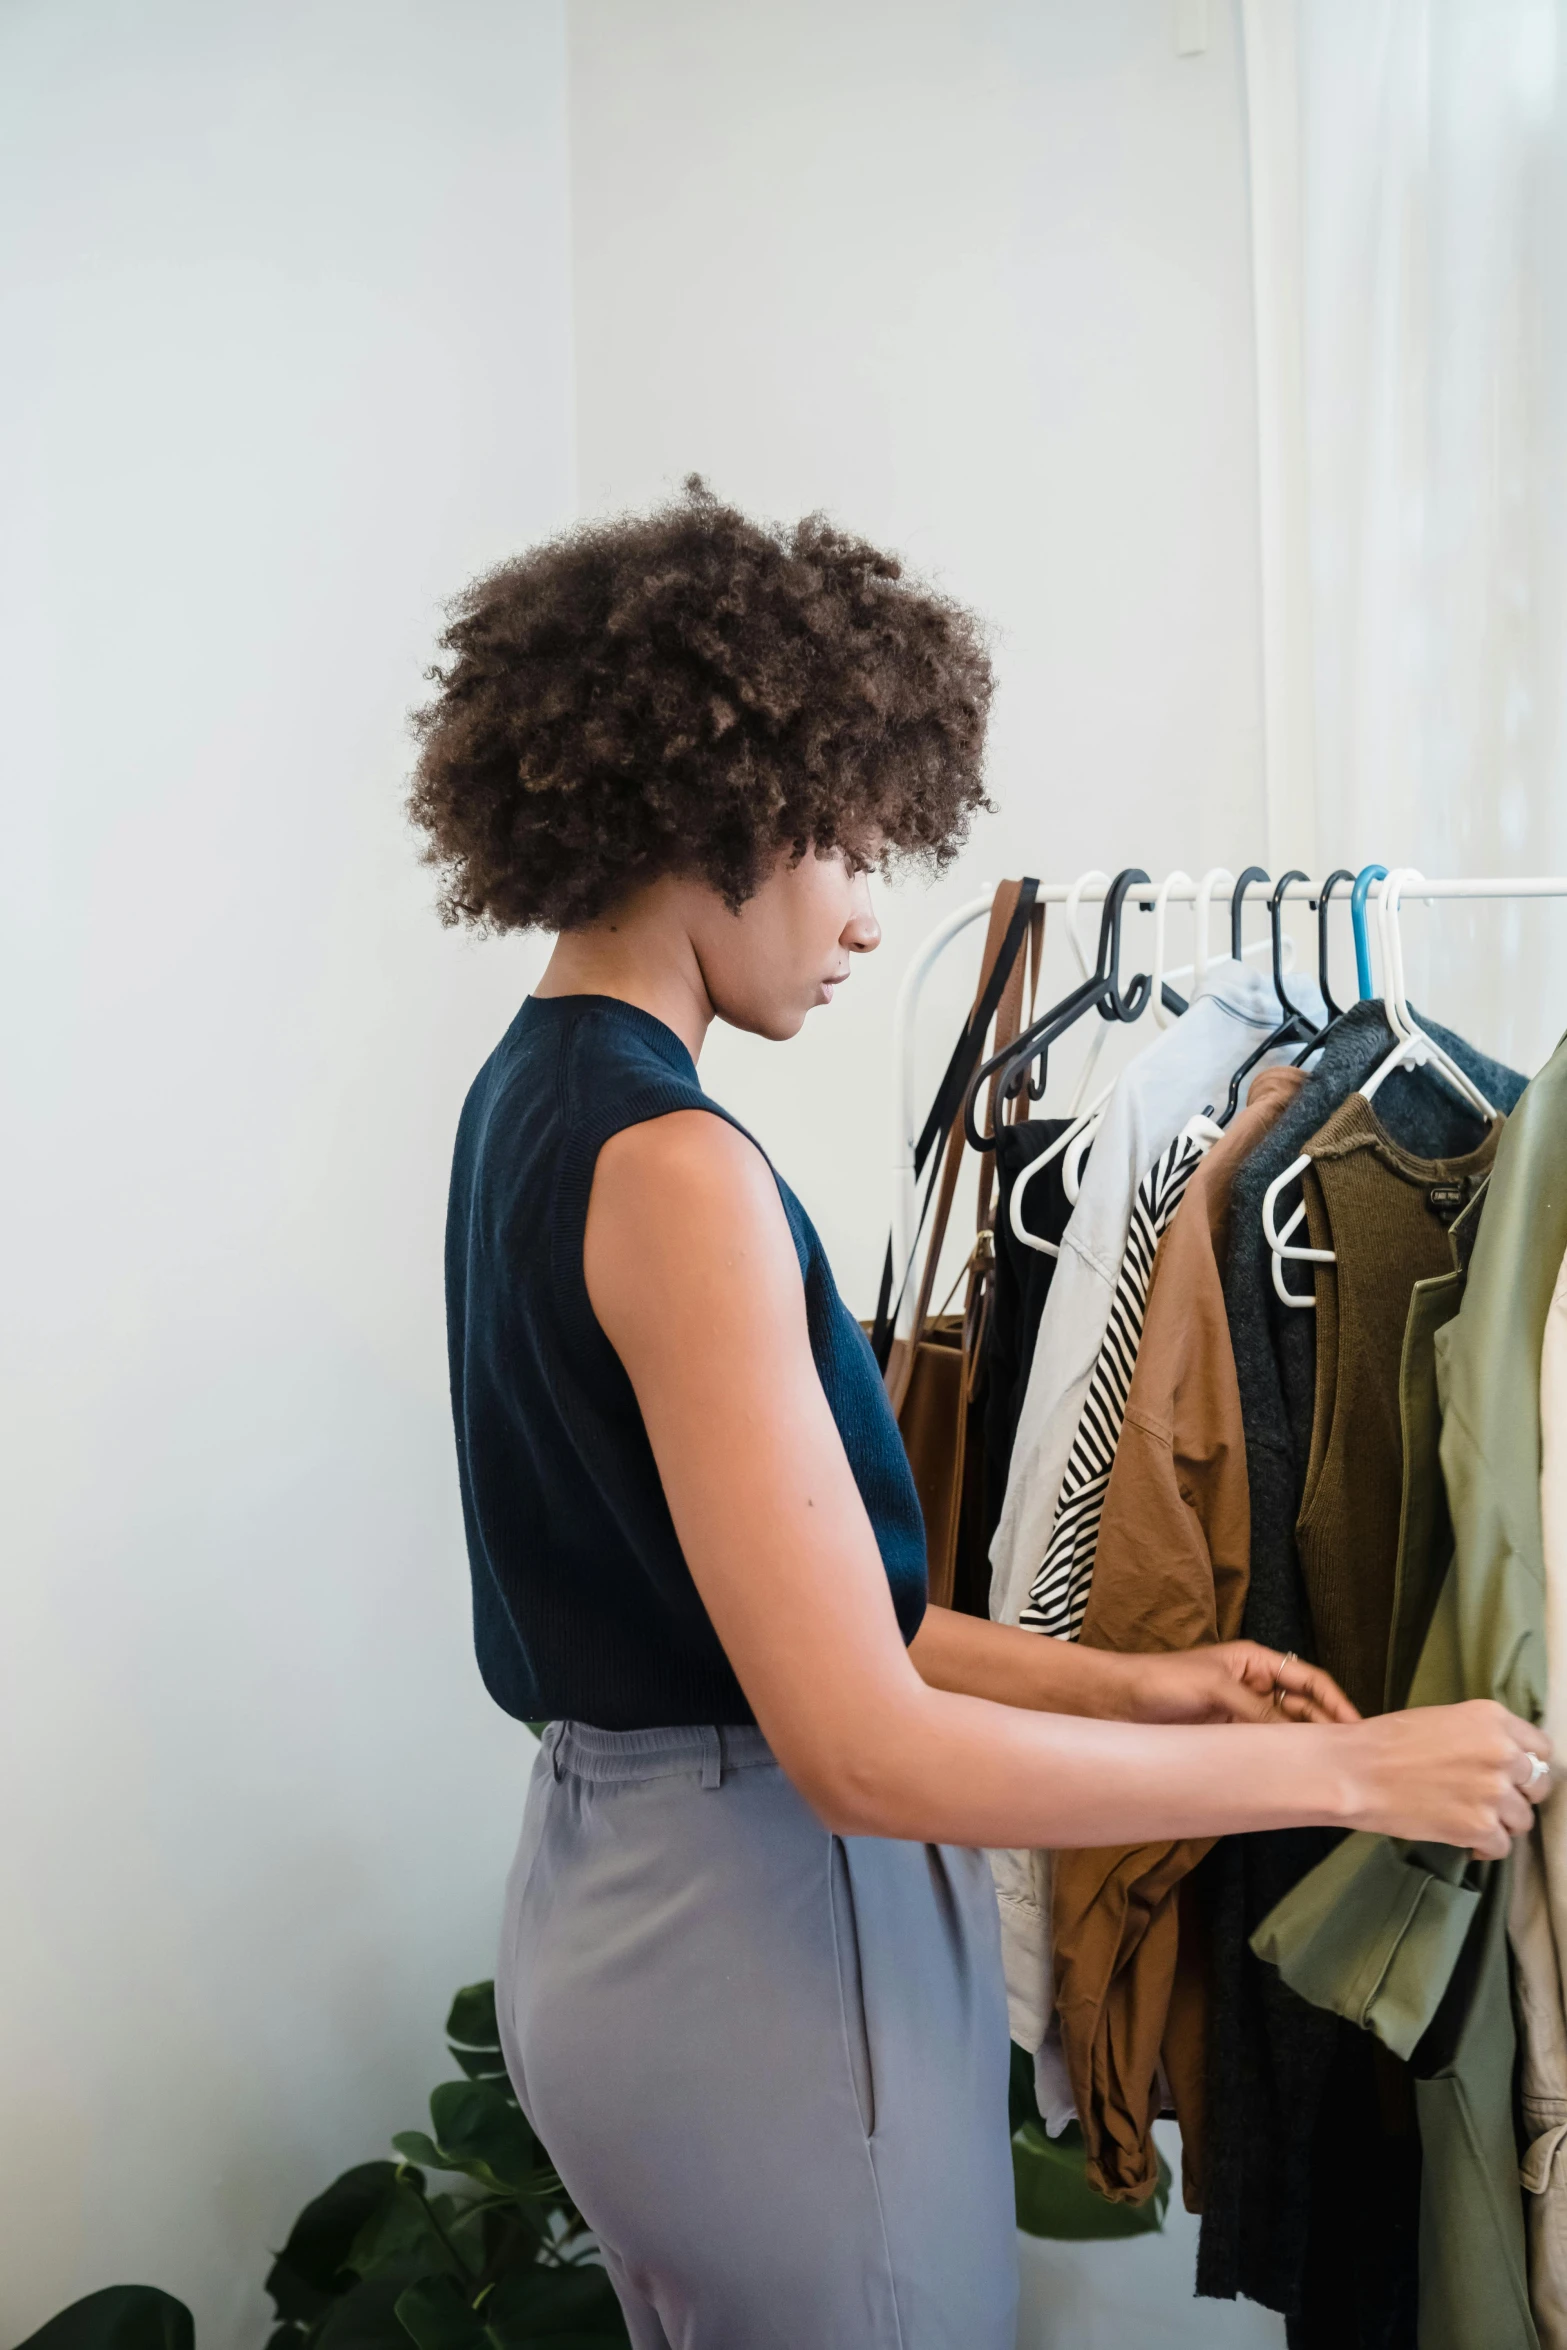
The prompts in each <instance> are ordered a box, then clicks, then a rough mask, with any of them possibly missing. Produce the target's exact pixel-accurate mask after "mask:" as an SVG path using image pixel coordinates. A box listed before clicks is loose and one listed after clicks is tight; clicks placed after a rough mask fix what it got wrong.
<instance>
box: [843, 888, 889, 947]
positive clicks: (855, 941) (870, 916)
mask: <svg viewBox="0 0 1567 2350" xmlns="http://www.w3.org/2000/svg"><path fill="white" fill-rule="evenodd" d="M839 938H840V940H841V943H842V944H843V945H844V946H846V947H847V948H848V950H849V952H850V954H851V955H868V954H871V953H872V952H873V951H874V950H875V949H876V948H877V947H879V946H880V945H881V924H880V923H879V922H878V921H877V919H876V915H875V912H874V909H873V908H872V905H871V901H870V896H869V893H868V892H867V894H866V898H865V902H864V904H863V905H861V906H856V908H855V910H854V912H853V913H852V914H851V915H850V917H849V919H848V921H847V922H846V923H845V924H844V927H843V929H842V930H841V931H840V933H839Z"/></svg>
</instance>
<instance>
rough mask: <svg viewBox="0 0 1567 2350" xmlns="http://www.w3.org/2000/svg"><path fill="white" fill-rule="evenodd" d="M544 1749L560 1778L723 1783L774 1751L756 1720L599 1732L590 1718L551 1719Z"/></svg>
mask: <svg viewBox="0 0 1567 2350" xmlns="http://www.w3.org/2000/svg"><path fill="white" fill-rule="evenodd" d="M543 1747H544V1752H545V1753H546V1754H547V1755H548V1756H549V1758H550V1768H551V1770H552V1771H553V1772H554V1774H555V1776H556V1778H557V1779H560V1778H563V1777H564V1776H565V1775H566V1773H567V1772H568V1771H569V1772H570V1773H571V1775H572V1776H573V1778H577V1779H591V1780H603V1781H614V1780H619V1781H622V1782H629V1781H631V1780H635V1779H675V1778H685V1777H691V1778H694V1779H696V1780H698V1781H699V1782H700V1784H701V1785H702V1786H704V1787H721V1786H722V1785H723V1783H724V1780H725V1779H726V1778H727V1777H728V1775H729V1774H730V1772H732V1771H748V1770H756V1769H758V1768H759V1767H760V1766H761V1765H763V1764H766V1763H771V1762H772V1761H773V1759H774V1758H773V1751H772V1748H771V1747H770V1746H769V1745H768V1743H767V1741H766V1739H765V1738H764V1737H763V1736H762V1733H761V1731H760V1730H759V1729H757V1727H756V1725H755V1723H754V1722H718V1723H707V1722H702V1723H691V1724H687V1723H675V1724H672V1725H671V1726H670V1727H669V1728H667V1729H657V1730H598V1729H595V1728H594V1727H593V1725H592V1724H591V1723H589V1722H551V1723H550V1725H549V1727H548V1729H547V1730H546V1731H545V1733H544V1738H543Z"/></svg>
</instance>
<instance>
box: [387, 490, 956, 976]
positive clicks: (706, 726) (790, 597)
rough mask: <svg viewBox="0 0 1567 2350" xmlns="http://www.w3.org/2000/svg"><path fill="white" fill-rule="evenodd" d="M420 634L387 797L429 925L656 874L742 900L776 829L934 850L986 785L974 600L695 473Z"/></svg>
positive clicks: (581, 897) (495, 581) (548, 552)
mask: <svg viewBox="0 0 1567 2350" xmlns="http://www.w3.org/2000/svg"><path fill="white" fill-rule="evenodd" d="M440 645H441V649H442V651H443V652H444V653H445V654H447V655H448V656H449V658H448V660H447V662H446V665H445V666H444V667H441V666H437V667H435V668H433V669H431V670H429V671H428V672H427V675H428V677H429V679H430V680H431V682H432V683H433V684H434V685H435V686H436V688H437V691H436V693H435V695H434V698H433V699H432V700H431V701H430V702H429V703H428V704H426V706H425V707H424V708H423V709H421V710H419V711H417V712H416V713H415V716H414V719H413V725H414V731H415V733H416V735H417V736H418V739H419V742H420V745H421V749H420V756H419V761H418V766H417V769H416V771H415V775H414V781H413V787H412V791H411V793H410V796H409V802H408V809H409V814H410V816H411V817H412V819H413V821H414V823H415V825H417V826H418V827H419V828H420V829H421V830H422V831H423V832H424V833H425V834H426V835H427V836H428V837H427V842H426V847H425V851H424V854H425V861H426V862H427V863H428V864H431V865H434V866H436V867H437V868H438V870H439V871H440V874H441V896H440V901H439V902H440V911H441V915H442V918H443V920H445V921H447V922H469V923H474V924H476V925H479V926H481V927H484V928H487V929H493V930H526V929H535V928H541V929H546V930H569V929H572V928H574V927H575V926H577V925H580V924H582V923H585V922H591V921H593V920H594V919H596V918H597V917H598V916H599V915H601V914H602V913H604V912H605V910H606V909H607V908H609V907H611V906H613V905H614V904H615V903H616V901H617V900H618V899H620V898H621V897H623V896H624V895H625V894H626V892H627V891H628V890H630V889H632V888H634V887H636V886H637V885H638V884H640V883H643V882H646V881H651V880H653V879H655V878H656V877H657V876H659V875H661V874H665V873H677V872H678V873H689V874H694V875H697V876H699V877H700V878H701V879H703V880H705V881H707V882H709V883H710V884H711V885H712V887H713V888H714V889H716V890H718V891H720V892H721V893H722V895H723V898H724V901H725V903H726V904H727V905H729V906H730V907H731V908H732V909H735V910H738V908H739V907H740V906H741V905H742V904H743V903H744V902H745V900H746V899H747V898H748V897H749V896H750V895H751V894H752V892H753V891H754V890H755V889H756V888H757V887H758V886H759V884H760V883H761V881H762V879H763V878H764V876H765V874H766V872H767V871H768V869H769V867H770V866H771V864H772V861H773V859H774V858H775V857H776V856H777V854H778V852H779V851H780V850H781V849H788V850H791V851H792V852H793V854H794V855H795V856H796V857H801V856H803V855H804V854H805V852H806V850H807V849H808V848H816V849H820V850H829V849H843V850H845V851H847V852H848V853H849V854H851V855H853V856H856V857H864V856H865V855H866V854H867V852H868V851H872V850H873V852H874V853H875V854H876V856H877V858H878V860H879V861H880V862H881V863H883V864H887V863H890V862H891V861H892V860H894V859H913V860H915V861H917V862H919V863H922V864H924V865H926V866H928V867H930V868H932V869H939V868H940V867H942V866H943V865H945V864H946V863H947V862H948V860H949V859H950V858H951V857H952V856H953V855H954V854H955V852H956V850H957V848H958V846H959V844H960V842H961V841H962V840H963V837H964V835H965V833H966V832H967V830H968V824H969V819H970V817H971V816H972V815H973V813H974V811H975V810H976V809H980V808H988V807H989V806H990V802H989V800H988V799H987V798H986V796H985V791H984V786H983V783H982V781H981V773H980V770H981V759H982V754H983V749H984V741H985V721H986V718H987V715H988V713H989V707H990V696H991V671H990V663H989V660H988V658H987V656H986V652H985V647H984V643H983V640H982V637H981V634H980V629H979V625H978V623H977V622H976V621H975V619H974V618H973V616H972V615H971V614H970V613H968V612H966V611H964V610H963V609H962V607H961V606H960V605H957V604H955V603H952V602H951V601H949V600H948V598H946V597H945V596H942V595H938V594H936V593H934V592H933V591H932V590H931V589H929V588H928V587H924V586H920V585H917V584H915V583H913V582H911V581H909V580H907V579H905V577H904V574H903V568H902V566H901V564H899V562H898V561H897V559H896V558H895V557H894V556H891V555H884V554H881V553H879V552H878V551H877V549H876V548H874V547H870V546H867V545H866V544H865V542H864V541H863V540H861V539H856V538H850V537H849V536H848V535H847V534H846V533H845V532H843V531H840V530H837V529H835V528H834V527H833V526H832V524H830V523H829V522H827V521H826V520H825V519H824V518H823V517H822V516H821V515H819V514H812V515H808V516H807V517H806V518H805V520H804V521H802V522H798V523H796V524H795V525H794V527H793V528H792V529H780V528H769V527H767V526H764V525H763V524H760V523H756V522H752V521H750V520H748V519H747V517H746V516H745V515H743V514H739V513H737V512H736V511H735V509H734V508H733V507H731V506H725V505H721V504H720V503H719V502H718V500H717V499H716V498H714V497H713V496H712V495H711V493H710V492H709V491H708V490H707V488H706V487H705V485H704V484H703V482H702V481H701V480H700V478H699V477H697V476H696V475H693V476H692V477H691V479H690V480H689V481H688V482H687V483H686V485H685V494H684V496H683V497H680V498H678V499H676V500H674V501H673V502H672V503H671V504H669V505H666V506H663V507H661V508H659V509H658V510H657V511H655V512H654V513H651V514H648V515H637V516H626V517H621V518H619V519H617V520H615V521H611V522H601V523H594V524H591V525H588V526H585V527H583V528H580V529H577V530H573V531H569V532H567V533H566V534H565V535H564V536H562V537H560V538H556V539H552V540H549V541H548V542H547V543H546V544H545V545H543V546H541V547H536V548H534V549H533V550H532V551H531V552H530V553H528V554H526V555H521V556H518V557H517V558H516V560H515V561H514V562H510V563H503V564H502V565H501V566H500V568H499V569H498V570H495V571H491V572H488V573H486V574H485V576H484V577H483V578H482V579H477V580H475V581H474V583H473V584H472V586H471V587H469V588H467V589H466V590H465V591H464V592H463V594H462V595H460V596H459V597H457V598H456V600H455V602H454V603H453V604H452V605H451V606H450V607H449V619H448V625H447V627H446V629H445V631H444V633H443V635H442V636H441V639H440Z"/></svg>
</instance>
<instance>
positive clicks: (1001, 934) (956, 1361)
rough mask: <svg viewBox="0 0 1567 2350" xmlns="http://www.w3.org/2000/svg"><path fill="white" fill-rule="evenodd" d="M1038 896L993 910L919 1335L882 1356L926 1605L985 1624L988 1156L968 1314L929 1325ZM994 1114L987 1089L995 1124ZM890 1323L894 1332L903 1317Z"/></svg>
mask: <svg viewBox="0 0 1567 2350" xmlns="http://www.w3.org/2000/svg"><path fill="white" fill-rule="evenodd" d="M1037 887H1038V884H1037V883H1036V882H1034V881H1030V880H1024V881H1020V882H1019V881H1004V882H1002V883H1001V885H1000V887H999V888H998V889H997V891H996V895H995V899H994V901H993V903H992V905H991V910H990V927H989V930H988V933H987V935H986V940H985V955H984V960H983V962H982V964H981V966H980V975H979V985H978V988H977V989H976V991H975V996H974V1006H973V1010H972V1011H971V1013H970V1015H969V1020H968V1023H967V1025H966V1027H965V1030H964V1034H963V1037H962V1038H961V1039H960V1040H959V1046H958V1050H957V1052H956V1053H955V1054H954V1056H953V1060H952V1062H951V1063H950V1064H949V1067H948V1071H947V1075H946V1077H945V1078H944V1079H943V1083H942V1091H941V1093H940V1094H938V1096H937V1106H936V1113H934V1115H936V1119H937V1124H936V1132H935V1134H934V1135H933V1136H932V1140H933V1141H939V1146H940V1152H941V1156H940V1166H939V1173H938V1175H937V1177H936V1184H935V1193H934V1213H933V1214H931V1215H930V1217H929V1231H928V1234H927V1235H926V1236H925V1242H924V1254H923V1258H922V1260H921V1266H920V1277H919V1288H918V1290H917V1292H916V1298H915V1307H914V1314H913V1317H912V1325H913V1326H912V1332H911V1335H910V1336H909V1337H907V1338H897V1339H892V1340H891V1342H890V1345H887V1346H886V1353H885V1364H886V1367H885V1372H884V1377H885V1380H886V1386H887V1393H888V1397H889V1399H890V1401H891V1403H892V1407H893V1410H894V1411H895V1412H896V1413H897V1415H898V1427H899V1430H900V1432H901V1434H902V1437H903V1444H904V1450H905V1451H906V1452H907V1454H908V1456H909V1465H910V1467H911V1468H912V1469H913V1471H914V1483H915V1486H916V1488H917V1489H918V1492H919V1497H920V1508H921V1510H922V1511H923V1512H924V1517H925V1566H926V1576H927V1580H928V1583H929V1589H930V1597H931V1599H932V1600H933V1601H934V1602H935V1604H936V1605H937V1606H939V1607H953V1606H957V1607H959V1608H961V1609H962V1610H963V1611H964V1612H965V1613H967V1614H970V1615H979V1616H983V1615H987V1614H988V1613H989V1595H990V1570H989V1562H988V1558H987V1556H986V1549H987V1541H986V1536H987V1529H986V1528H985V1526H984V1523H983V1507H984V1505H983V1496H982V1492H981V1475H980V1472H981V1468H982V1455H981V1451H980V1434H979V1423H980V1416H981V1413H982V1410H983V1374H984V1339H985V1327H986V1321H987V1317H988V1312H989V1304H990V1290H991V1282H992V1276H993V1264H994V1258H993V1253H992V1243H991V1232H990V1216H991V1189H992V1181H993V1172H994V1164H995V1162H994V1156H993V1154H992V1153H989V1152H987V1153H986V1154H985V1156H984V1158H983V1159H982V1160H981V1162H980V1176H979V1184H978V1198H977V1208H976V1216H975V1234H974V1246H973V1248H972V1250H971V1251H970V1254H969V1258H968V1262H967V1264H966V1266H965V1267H964V1269H963V1271H962V1272H961V1273H960V1274H959V1276H958V1279H959V1280H960V1281H962V1282H963V1284H964V1299H963V1310H962V1312H961V1313H949V1312H946V1311H939V1312H936V1313H932V1311H931V1299H932V1294H933V1291H934V1287H935V1281H936V1272H937V1267H938V1265H939V1263H940V1259H941V1250H942V1243H943V1241H944V1239H945V1238H946V1232H947V1225H948V1222H949V1220H950V1217H951V1213H952V1203H953V1198H954V1195H955V1194H956V1191H957V1183H958V1174H959V1171H960V1168H961V1166H962V1161H963V1147H964V1146H963V1101H964V1096H965V1094H966V1093H967V1091H968V1087H969V1083H970V1080H971V1079H972V1076H973V1073H974V1070H975V1069H976V1068H977V1067H978V1066H979V1063H980V1061H981V1059H982V1058H983V1056H984V1052H985V1046H986V1038H987V1035H988V1033H989V1029H990V1024H991V1020H992V1018H994V1021H995V1045H994V1048H993V1049H995V1050H998V1051H999V1050H1000V1048H1001V1047H1002V1046H1003V1045H1006V1044H1010V1042H1011V1041H1012V1039H1013V1037H1015V1036H1016V1035H1017V1033H1018V1029H1019V1025H1020V1021H1021V1013H1022V1003H1023V985H1024V967H1025V963H1027V965H1028V966H1029V968H1030V970H1031V972H1032V985H1031V987H1030V995H1031V996H1032V992H1033V987H1034V986H1037V984H1038V976H1039V959H1040V954H1041V952H1042V949H1043V943H1044V908H1043V906H1041V905H1038V904H1036V902H1035V891H1036V890H1037ZM1025 950H1026V951H1025ZM995 1106H996V1104H995V1083H994V1080H992V1084H991V1092H990V1109H991V1116H992V1117H994V1114H995ZM1022 1106H1024V1105H1019V1107H1020V1108H1021V1107H1022ZM927 1132H930V1128H929V1127H927ZM916 1163H917V1162H916ZM955 1286H956V1284H954V1287H955ZM889 1287H890V1284H889V1283H888V1282H887V1280H886V1279H885V1278H884V1281H883V1300H882V1306H881V1308H880V1310H879V1313H878V1326H877V1332H876V1335H877V1336H878V1337H883V1328H882V1325H883V1323H884V1321H885V1320H886V1319H887V1294H888V1290H889ZM891 1319H892V1320H896V1307H894V1308H893V1310H892V1316H891ZM884 1343H885V1342H884Z"/></svg>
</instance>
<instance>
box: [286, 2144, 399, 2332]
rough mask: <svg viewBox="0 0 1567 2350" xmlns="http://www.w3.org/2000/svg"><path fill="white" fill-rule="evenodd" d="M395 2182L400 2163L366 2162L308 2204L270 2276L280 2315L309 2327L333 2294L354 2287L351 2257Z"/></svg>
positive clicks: (336, 2180) (345, 2174)
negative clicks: (360, 2232)
mask: <svg viewBox="0 0 1567 2350" xmlns="http://www.w3.org/2000/svg"><path fill="white" fill-rule="evenodd" d="M396 2179H397V2165H396V2163H395V2162H361V2163H359V2164H358V2165H357V2166H356V2167H355V2168H354V2169H353V2170H345V2171H344V2173H343V2175H342V2177H341V2178H338V2179H334V2180H333V2182H332V2184H331V2186H330V2187H328V2188H327V2189H326V2191H325V2193H324V2194H321V2195H318V2196H317V2197H316V2198H315V2200H314V2202H312V2203H307V2204H306V2205H305V2208H304V2210H303V2211H302V2212H301V2213H300V2215H299V2217H298V2219H296V2220H295V2222H294V2224H293V2227H292V2228H291V2229H290V2230H289V2236H288V2242H287V2243H286V2244H285V2245H284V2247H283V2249H282V2251H281V2252H280V2253H279V2254H278V2256H277V2258H276V2260H275V2261H274V2262H273V2264H272V2269H271V2273H270V2274H269V2276H268V2278H267V2291H268V2292H269V2293H270V2294H271V2296H272V2299H273V2303H274V2305H275V2307H276V2309H277V2313H278V2316H279V2317H281V2318H293V2319H294V2320H295V2321H296V2322H297V2323H299V2324H303V2325H308V2324H309V2323H310V2322H311V2320H312V2319H313V2318H315V2317H318V2316H319V2315H320V2313H321V2311H322V2310H323V2309H324V2308H325V2306H326V2304H327V2303H328V2302H329V2301H330V2300H331V2299H332V2298H333V2297H334V2295H336V2294H339V2293H344V2292H347V2291H348V2290H349V2289H350V2288H351V2287H352V2285H353V2281H354V2280H353V2276H352V2273H351V2272H350V2270H349V2266H348V2256H349V2253H350V2251H351V2250H352V2248H353V2243H354V2239H355V2237H356V2236H357V2235H358V2234H359V2231H360V2230H361V2228H363V2227H365V2226H366V2225H367V2224H368V2222H369V2221H370V2219H371V2218H372V2217H373V2216H374V2214H375V2213H376V2212H377V2211H378V2210H379V2209H380V2207H381V2205H382V2204H383V2203H385V2202H386V2200H387V2198H388V2196H389V2195H390V2194H391V2193H392V2190H393V2187H394V2185H395V2183H396Z"/></svg>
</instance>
